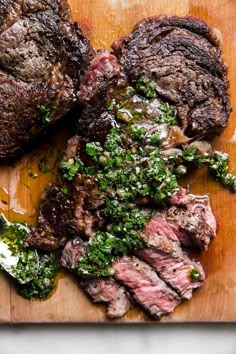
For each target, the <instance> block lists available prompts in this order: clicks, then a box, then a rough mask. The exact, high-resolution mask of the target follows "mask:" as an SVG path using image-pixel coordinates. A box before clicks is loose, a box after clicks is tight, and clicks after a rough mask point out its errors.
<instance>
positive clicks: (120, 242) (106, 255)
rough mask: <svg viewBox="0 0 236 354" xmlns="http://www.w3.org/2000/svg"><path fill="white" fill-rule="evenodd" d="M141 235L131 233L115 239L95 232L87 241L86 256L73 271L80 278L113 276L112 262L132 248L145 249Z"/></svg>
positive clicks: (106, 233)
mask: <svg viewBox="0 0 236 354" xmlns="http://www.w3.org/2000/svg"><path fill="white" fill-rule="evenodd" d="M145 247H146V242H145V241H144V239H143V237H142V235H141V234H138V233H135V234H134V233H133V235H132V236H131V235H129V237H128V236H127V237H126V238H122V239H121V238H117V237H114V236H113V235H112V234H110V233H108V232H97V234H96V237H94V238H92V239H90V240H89V244H88V247H87V249H86V255H85V256H84V257H82V258H81V259H80V261H79V263H77V264H76V265H75V266H74V271H75V272H76V273H78V274H80V275H82V276H86V277H88V276H91V277H93V276H109V275H112V274H113V270H112V268H111V265H112V262H114V261H115V260H116V258H117V257H119V256H122V255H125V254H127V253H128V252H129V251H130V250H131V249H134V248H139V249H141V248H145Z"/></svg>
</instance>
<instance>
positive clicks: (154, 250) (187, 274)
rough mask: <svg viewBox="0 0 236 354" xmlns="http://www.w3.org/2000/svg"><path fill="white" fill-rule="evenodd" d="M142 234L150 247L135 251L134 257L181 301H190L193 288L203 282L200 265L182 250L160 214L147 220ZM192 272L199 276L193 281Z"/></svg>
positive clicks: (203, 276)
mask: <svg viewBox="0 0 236 354" xmlns="http://www.w3.org/2000/svg"><path fill="white" fill-rule="evenodd" d="M144 234H145V236H146V240H147V242H148V245H149V246H150V248H146V249H144V250H138V251H136V254H137V255H138V256H139V257H141V258H142V259H143V260H145V261H146V262H147V263H148V264H149V265H150V266H152V268H154V269H155V270H156V271H157V273H158V275H159V276H160V278H161V279H163V280H164V281H165V282H166V283H167V284H169V285H170V286H171V287H172V288H173V289H175V290H176V291H177V293H178V294H179V295H180V297H181V298H183V299H188V300H189V299H190V298H191V297H192V292H193V289H196V288H198V287H200V286H201V285H202V283H203V281H204V280H205V275H204V271H203V269H202V267H201V265H200V264H199V263H196V262H195V261H193V260H191V259H190V258H189V257H188V256H187V254H185V253H184V252H183V251H182V249H181V247H180V242H179V239H178V238H177V236H176V235H175V234H174V233H173V231H172V230H171V228H170V226H169V225H168V223H167V222H166V220H165V219H164V218H163V217H162V216H161V215H159V214H156V215H155V216H154V217H153V218H152V219H151V220H150V221H149V223H148V224H147V225H146V227H145V230H144ZM193 269H194V271H196V272H197V274H198V277H197V279H196V280H193V279H191V272H192V271H193Z"/></svg>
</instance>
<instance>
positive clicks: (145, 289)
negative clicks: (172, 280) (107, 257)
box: [113, 257, 180, 319]
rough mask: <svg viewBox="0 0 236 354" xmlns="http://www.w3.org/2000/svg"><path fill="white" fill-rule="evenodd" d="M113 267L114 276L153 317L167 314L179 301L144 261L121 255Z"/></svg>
mask: <svg viewBox="0 0 236 354" xmlns="http://www.w3.org/2000/svg"><path fill="white" fill-rule="evenodd" d="M113 268H114V269H115V274H114V277H115V278H116V279H117V280H119V281H121V282H122V283H123V284H124V285H125V286H126V287H127V288H128V289H129V291H130V292H131V293H132V295H133V297H134V299H135V300H136V301H137V302H138V303H139V304H140V305H141V306H142V307H143V308H144V309H145V310H146V311H147V312H148V313H149V314H150V315H151V316H153V317H154V318H157V319H159V318H160V317H161V316H162V315H168V314H170V313H171V312H173V311H174V309H175V308H176V306H178V305H179V303H180V298H179V297H178V295H177V294H176V293H175V292H174V291H173V290H171V289H170V288H169V287H168V286H167V285H166V284H165V283H164V282H163V281H162V280H161V279H160V278H159V277H158V276H157V274H156V273H155V272H154V270H153V269H152V268H151V267H150V266H149V265H147V264H146V263H144V262H142V261H140V260H139V259H138V258H136V257H122V258H120V259H118V260H117V261H116V262H115V263H114V265H113Z"/></svg>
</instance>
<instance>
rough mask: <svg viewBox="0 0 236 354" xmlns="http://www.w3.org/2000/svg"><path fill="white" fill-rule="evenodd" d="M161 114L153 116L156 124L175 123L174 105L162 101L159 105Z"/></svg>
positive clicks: (175, 112)
mask: <svg viewBox="0 0 236 354" xmlns="http://www.w3.org/2000/svg"><path fill="white" fill-rule="evenodd" d="M160 110H161V112H162V114H161V115H160V116H159V117H155V118H154V121H155V123H157V124H161V123H166V124H168V125H177V124H178V119H177V109H176V108H175V106H173V105H171V104H169V103H163V104H161V105H160Z"/></svg>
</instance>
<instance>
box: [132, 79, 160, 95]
mask: <svg viewBox="0 0 236 354" xmlns="http://www.w3.org/2000/svg"><path fill="white" fill-rule="evenodd" d="M135 88H136V91H137V92H138V93H140V94H142V95H144V96H145V97H147V98H155V97H157V94H156V83H155V82H154V81H151V80H149V79H148V78H147V77H146V76H141V77H140V79H138V80H137V81H136V86H135Z"/></svg>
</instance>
